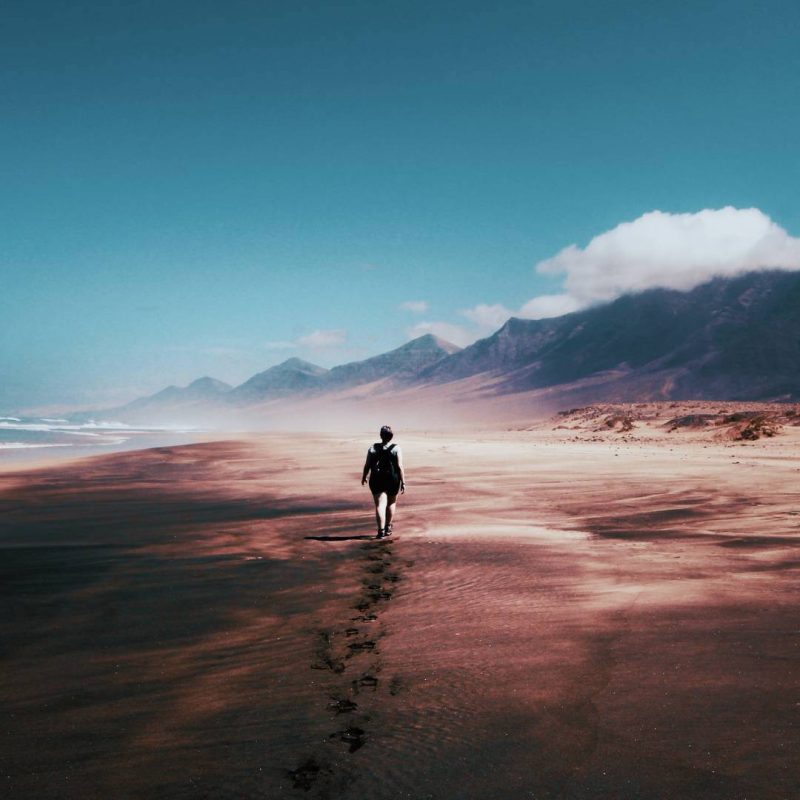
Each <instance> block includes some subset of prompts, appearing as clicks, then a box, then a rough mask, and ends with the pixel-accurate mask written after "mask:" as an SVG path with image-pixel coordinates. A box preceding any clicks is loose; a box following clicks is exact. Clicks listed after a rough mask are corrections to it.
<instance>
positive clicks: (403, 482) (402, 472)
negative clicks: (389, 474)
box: [397, 447, 406, 494]
mask: <svg viewBox="0 0 800 800" xmlns="http://www.w3.org/2000/svg"><path fill="white" fill-rule="evenodd" d="M397 471H398V472H399V473H400V494H405V491H406V473H405V470H404V469H403V451H402V450H401V449H400V448H399V447H398V448H397Z"/></svg>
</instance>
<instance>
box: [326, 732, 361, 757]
mask: <svg viewBox="0 0 800 800" xmlns="http://www.w3.org/2000/svg"><path fill="white" fill-rule="evenodd" d="M330 738H331V739H338V740H339V741H341V742H344V743H345V744H346V745H347V748H348V752H349V753H355V752H356V750H359V749H360V748H362V747H363V746H364V743H365V741H366V738H367V732H366V731H365V730H364V729H363V728H359V727H357V726H355V725H351V726H350V727H348V728H345V729H344V730H343V731H336V733H332V734H331V735H330Z"/></svg>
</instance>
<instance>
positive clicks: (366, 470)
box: [361, 450, 370, 486]
mask: <svg viewBox="0 0 800 800" xmlns="http://www.w3.org/2000/svg"><path fill="white" fill-rule="evenodd" d="M369 462H370V457H369V450H367V460H366V461H365V462H364V471H363V472H362V473H361V485H362V486H363V485H364V484H365V483H366V482H367V475H369V469H370V463H369Z"/></svg>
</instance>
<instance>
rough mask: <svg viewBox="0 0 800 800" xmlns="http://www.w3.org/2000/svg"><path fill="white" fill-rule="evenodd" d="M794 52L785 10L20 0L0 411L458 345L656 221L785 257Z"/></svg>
mask: <svg viewBox="0 0 800 800" xmlns="http://www.w3.org/2000/svg"><path fill="white" fill-rule="evenodd" d="M798 40H800V5H798V4H797V3H795V2H788V1H787V2H781V1H778V2H767V3H763V2H762V3H756V2H736V0H729V1H728V2H705V1H703V0H700V1H699V2H693V3H663V2H660V3H656V2H645V1H644V0H638V1H637V2H600V1H598V2H588V0H587V2H552V3H551V2H546V3H545V2H525V3H500V4H499V6H498V7H495V4H490V3H472V2H469V0H465V1H464V0H462V2H433V3H432V2H419V3H417V2H402V3H392V2H381V3H374V2H369V3H367V2H345V3H327V2H325V3H322V2H286V3H274V2H273V3H271V2H241V1H237V0H229V1H228V2H225V3H222V2H215V3H210V2H203V0H194V1H193V2H191V3H190V2H168V1H167V2H136V0H128V2H108V0H106V2H79V1H77V2H70V3H63V2H37V3H30V2H11V3H9V4H7V5H6V7H5V11H4V25H3V26H2V29H0V96H1V97H2V107H3V124H2V126H0V182H1V185H2V192H1V193H0V221H1V223H2V248H1V249H0V281H1V282H0V287H2V292H1V293H0V411H2V410H6V411H8V410H12V409H19V408H24V407H26V406H34V405H51V404H53V405H58V404H66V405H70V404H92V403H98V404H108V403H114V402H117V401H125V400H128V399H131V398H132V397H134V396H137V395H140V394H143V393H149V392H151V391H155V390H157V389H159V388H161V387H162V386H164V385H165V384H167V383H179V384H182V383H188V382H189V381H191V380H192V379H194V378H196V377H199V376H201V375H207V374H208V375H213V376H215V377H218V378H221V379H223V380H226V381H229V382H231V383H237V382H241V381H242V380H244V379H246V378H247V377H249V376H250V375H251V374H253V373H254V372H256V371H258V370H261V369H264V368H266V367H268V366H270V365H272V364H275V363H277V362H279V361H282V360H283V359H285V358H287V357H289V356H292V355H300V356H302V357H305V358H308V359H310V360H313V361H315V362H317V363H321V364H325V365H332V364H335V363H341V362H343V361H347V360H353V359H356V358H362V357H366V356H368V355H372V354H374V353H378V352H381V351H384V350H387V349H389V348H392V347H396V346H398V345H400V344H402V343H403V342H404V341H406V340H407V338H408V337H409V336H411V335H413V334H414V333H418V332H420V331H422V330H425V329H430V330H435V331H438V332H442V331H447V330H453V331H454V332H455V333H456V335H462V336H464V337H466V339H468V338H470V337H471V338H474V337H475V336H477V335H480V334H481V333H483V332H485V331H488V329H489V327H490V326H491V321H492V319H493V315H492V313H488V314H485V315H484V317H483V318H481V317H480V312H477V313H476V312H474V309H476V307H479V306H481V305H484V306H489V307H494V308H495V312H494V316H495V317H497V318H499V317H500V316H502V315H503V313H505V311H509V312H510V313H517V312H518V311H519V310H520V309H521V308H523V307H524V305H525V304H526V303H527V302H528V301H530V300H531V298H534V297H536V296H538V295H542V294H553V293H555V294H558V293H561V292H563V291H564V286H565V285H566V284H567V283H569V280H572V283H573V287H572V289H570V291H572V293H573V294H575V293H576V292H577V294H578V295H580V294H581V293H580V289H579V288H578V289H577V290H576V289H575V286H574V284H576V283H577V282H579V281H580V279H581V278H580V276H581V275H582V274H584V272H585V266H586V265H585V264H582V263H581V264H578V265H577V266H575V264H574V260H573V261H570V262H569V264H568V265H567V266H564V263H565V262H564V261H563V259H562V261H561V262H559V263H561V268H563V269H564V270H566V274H564V273H563V272H562V273H558V272H549V273H546V274H545V273H541V272H537V270H536V269H535V267H536V265H537V264H539V263H540V262H542V261H545V260H548V259H553V258H554V257H556V256H557V254H559V253H560V252H561V251H562V250H563V248H566V247H568V246H569V245H571V244H576V245H578V247H579V248H587V245H589V243H590V241H591V240H592V239H593V238H594V237H598V236H601V235H602V234H604V232H609V231H612V232H613V231H614V230H615V229H616V228H617V226H618V225H619V224H620V223H623V222H626V221H632V220H637V219H639V218H640V217H642V215H647V214H648V213H649V212H654V211H660V212H665V213H666V214H668V215H669V214H685V213H695V212H699V211H701V210H702V209H722V208H723V207H726V206H731V207H733V208H735V209H749V208H755V209H760V213H761V214H762V215H763V219H761V222H763V221H764V220H767V222H770V223H771V224H774V225H776V226H778V227H779V229H780V230H781V231H783V232H784V233H785V234H786V236H787V237H789V238H788V240H787V241H789V245H787V247H789V248H791V247H794V243H795V242H796V239H793V238H792V237H795V236H800V192H798V186H800V153H799V152H798V145H797V142H798V141H800V48H798V47H797V42H798ZM648 219H651V220H652V219H653V218H648ZM659 219H660V218H659ZM669 219H671V218H669ZM669 219H667V222H668V223H669ZM726 219H728V218H726ZM729 221H730V224H731V225H733V226H734V227H735V228H738V227H739V225H738V218H736V217H731V218H730V220H729ZM756 222H758V221H756ZM670 224H671V223H670ZM764 224H765V225H766V223H764ZM758 230H759V231H762V232H763V230H766V228H764V227H763V225H762V227H761V228H759V229H758ZM717 233H718V235H720V236H722V237H723V238H725V235H724V233H725V232H724V231H722V232H721V233H720V232H719V231H717ZM761 235H762V234H761V233H754V236H761ZM726 240H727V239H726ZM602 241H605V240H601V244H602ZM759 241H760V240H759ZM751 249H752V248H751ZM784 250H786V248H784ZM587 252H588V250H587ZM782 252H783V251H782ZM787 252H788V251H787ZM792 252H794V251H792ZM587 258H588V256H587ZM793 258H794V256H787V259H788V261H787V266H788V267H792V265H793V263H794V262H793V261H792V259H793ZM573 268H574V274H573V273H570V272H569V270H571V269H573ZM592 268H595V267H592ZM596 268H597V269H600V267H596ZM668 268H670V269H671V267H668V266H665V267H664V269H668ZM654 269H655V271H656V272H657V271H658V269H659V266H658V265H656V266H655V267H654ZM581 270H584V272H581ZM627 285H634V284H632V283H631V282H630V281H629V282H628V283H627V284H625V283H624V282H623V283H621V284H620V286H623V288H624V286H627ZM586 297H588V295H587V296H586ZM586 297H584V296H583V295H581V297H580V298H579V300H580V302H589V301H590V300H591V299H592V298H591V297H589V299H586ZM594 297H595V299H598V298H601V294H596V295H595V296H594ZM405 301H424V302H425V303H426V304H427V308H425V310H421V309H420V308H419V307H417V310H416V311H415V310H409V309H403V308H401V307H400V305H401V304H402V303H403V302H405ZM570 302H571V301H570ZM470 309H472V310H473V312H472V316H470V313H469V312H470ZM465 311H467V312H468V313H467V314H465V313H464V312H465ZM476 320H479V322H480V324H479V323H478V322H476ZM426 326H427V327H426ZM447 326H450V327H449V328H448V327H447ZM453 326H458V327H457V328H454V327H453Z"/></svg>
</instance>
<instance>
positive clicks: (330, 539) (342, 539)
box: [303, 534, 375, 542]
mask: <svg viewBox="0 0 800 800" xmlns="http://www.w3.org/2000/svg"><path fill="white" fill-rule="evenodd" d="M303 538H304V539H311V540H312V541H315V542H353V541H357V540H363V539H374V538H375V537H374V536H369V535H367V534H362V535H360V536H304V537H303Z"/></svg>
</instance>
